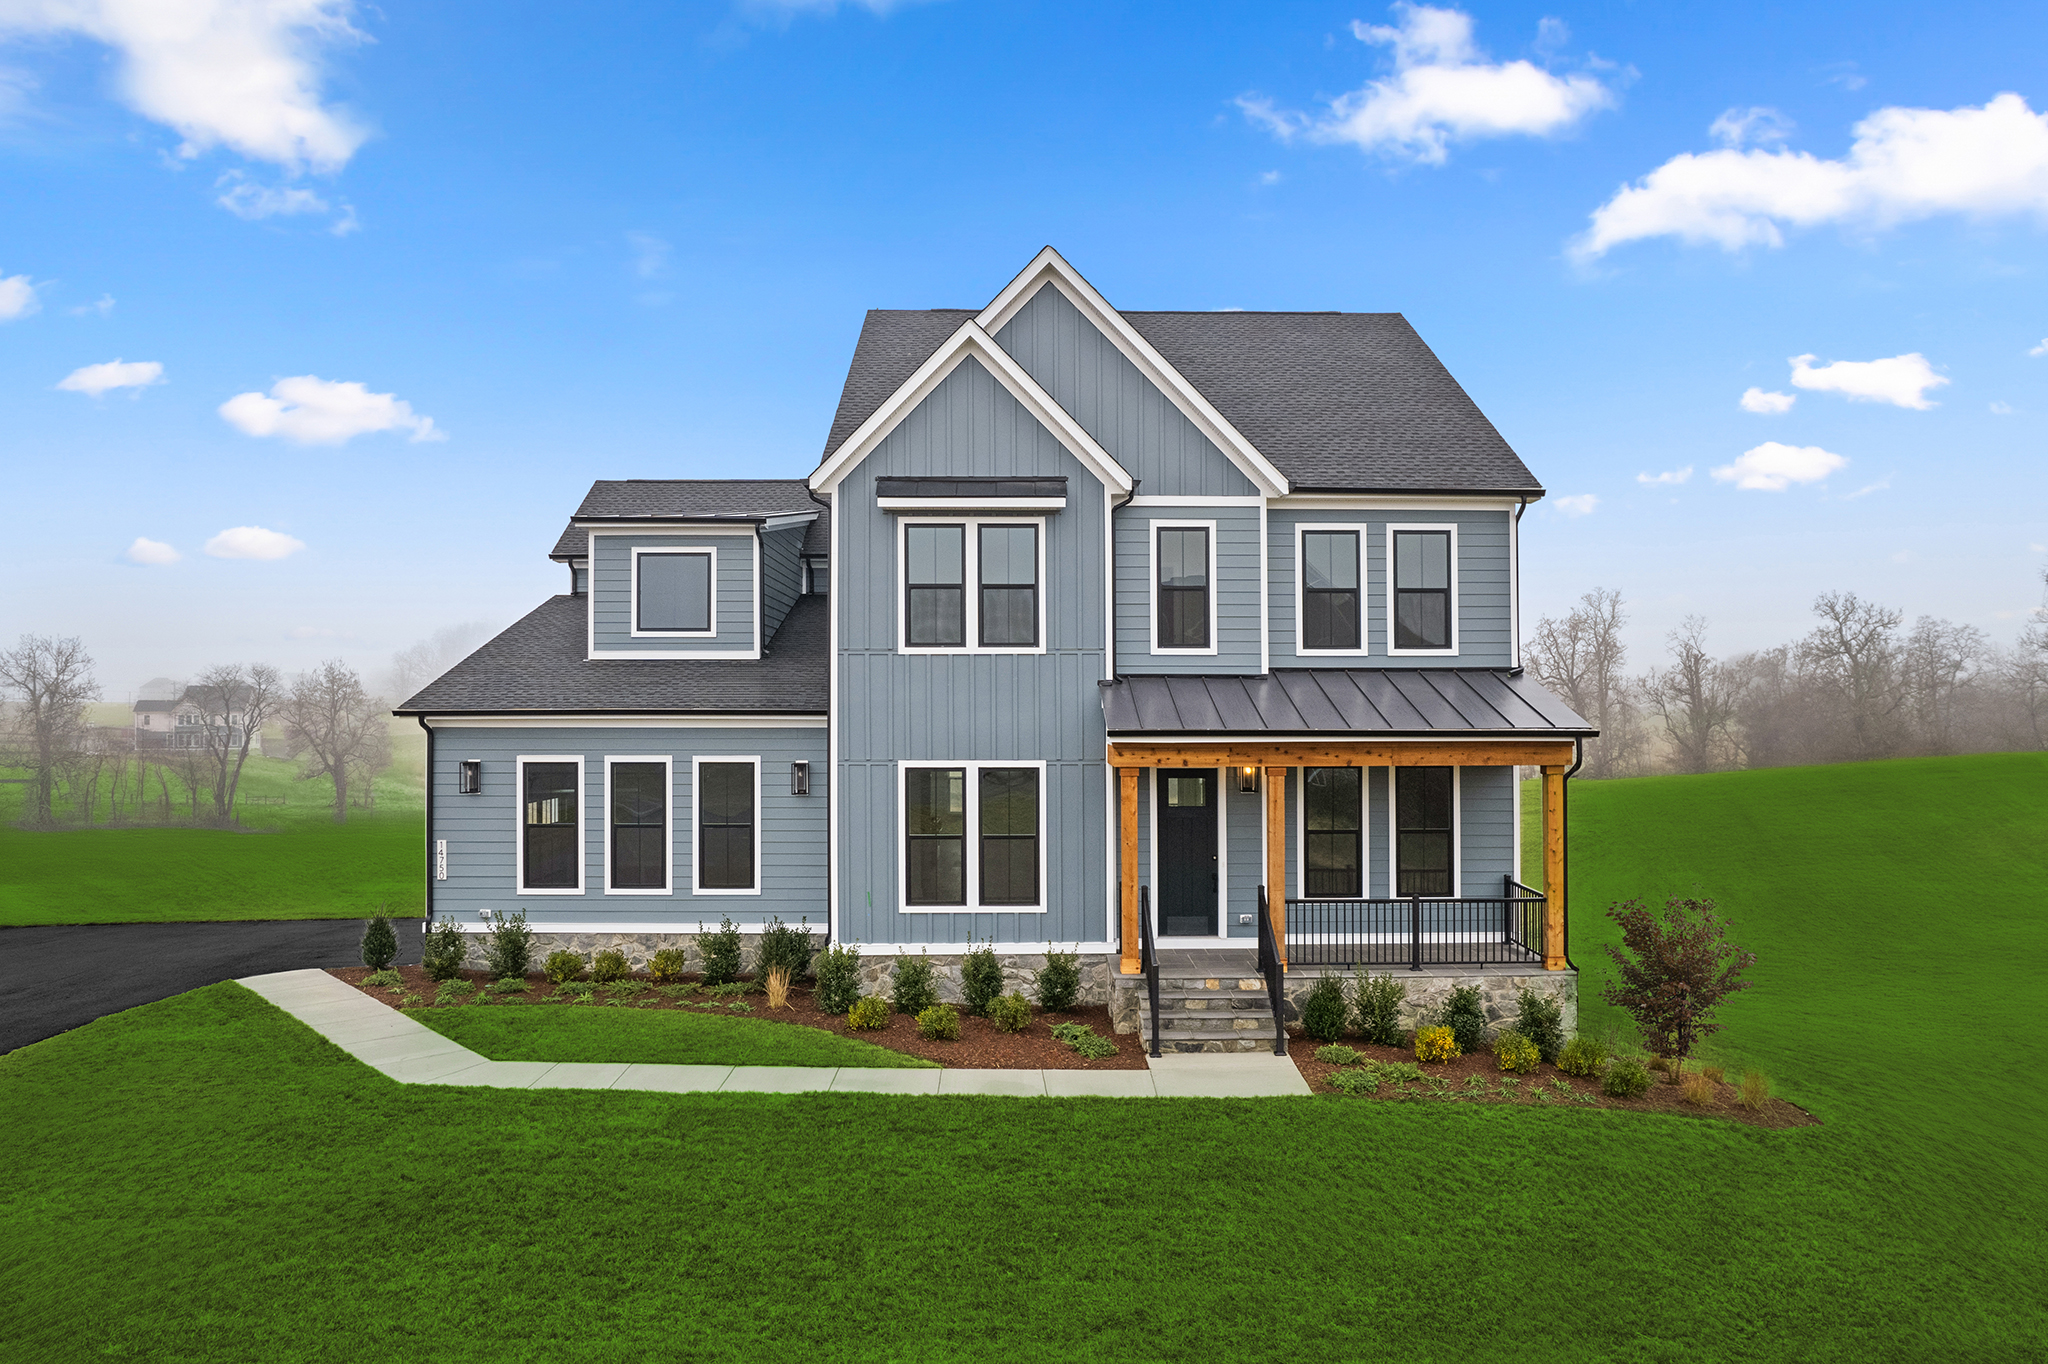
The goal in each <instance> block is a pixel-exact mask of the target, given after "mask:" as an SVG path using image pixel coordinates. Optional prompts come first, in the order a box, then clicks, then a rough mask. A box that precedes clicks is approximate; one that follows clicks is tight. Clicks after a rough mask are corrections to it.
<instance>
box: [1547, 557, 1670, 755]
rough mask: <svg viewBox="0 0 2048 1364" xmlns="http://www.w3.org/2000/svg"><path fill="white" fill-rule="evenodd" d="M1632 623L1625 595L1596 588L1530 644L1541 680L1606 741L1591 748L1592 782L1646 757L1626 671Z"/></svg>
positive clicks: (1549, 620)
mask: <svg viewBox="0 0 2048 1364" xmlns="http://www.w3.org/2000/svg"><path fill="white" fill-rule="evenodd" d="M1627 623H1628V615H1627V613H1626V612H1624V611H1623V610H1622V600H1621V593H1619V592H1611V591H1609V590H1607V589H1606V588H1602V587H1596V588H1594V589H1593V590H1592V591H1591V592H1588V593H1587V594H1586V595H1585V596H1583V597H1581V598H1579V605H1578V606H1576V607H1574V608H1573V609H1572V610H1571V611H1570V612H1569V613H1568V614H1567V615H1566V616H1565V618H1564V619H1563V620H1553V619H1551V618H1550V617H1548V616H1545V617H1544V618H1543V619H1542V620H1541V621H1539V622H1538V623H1537V625H1536V634H1535V637H1534V638H1533V639H1532V640H1530V642H1529V647H1528V658H1529V667H1530V668H1531V669H1533V670H1534V672H1535V673H1536V677H1537V680H1539V681H1540V682H1542V683H1543V685H1544V686H1546V687H1548V688H1550V690H1552V691H1554V692H1556V693H1557V694H1558V696H1559V697H1560V698H1562V699H1563V700H1564V702H1565V704H1567V705H1569V706H1570V707H1571V708H1572V709H1573V710H1575V711H1577V712H1578V713H1579V714H1580V715H1582V716H1584V717H1585V718H1586V719H1587V720H1590V721H1591V722H1592V723H1593V724H1594V725H1595V726H1596V727H1597V728H1598V729H1599V730H1600V734H1601V737H1600V738H1599V739H1596V740H1594V741H1592V742H1591V743H1588V744H1587V745H1586V774H1587V775H1588V776H1593V777H1609V776H1614V775H1617V774H1618V773H1620V772H1623V771H1626V770H1630V769H1632V768H1633V767H1634V766H1635V765H1636V763H1637V761H1638V760H1639V759H1640V757H1641V749H1642V735H1641V732H1640V728H1639V727H1638V726H1637V724H1636V723H1635V721H1636V715H1635V710H1634V707H1633V705H1632V704H1631V701H1632V698H1631V696H1630V692H1631V687H1630V684H1629V680H1628V678H1627V677H1626V676H1624V675H1623V673H1622V670H1621V669H1622V664H1623V663H1625V662H1626V661H1627V659H1628V647H1627V646H1626V645H1624V644H1623V643H1622V642H1621V627H1622V626H1623V625H1626V624H1627Z"/></svg>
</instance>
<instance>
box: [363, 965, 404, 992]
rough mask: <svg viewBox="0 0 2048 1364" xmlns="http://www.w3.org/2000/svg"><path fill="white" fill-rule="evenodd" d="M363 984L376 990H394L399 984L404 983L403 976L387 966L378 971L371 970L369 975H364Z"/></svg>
mask: <svg viewBox="0 0 2048 1364" xmlns="http://www.w3.org/2000/svg"><path fill="white" fill-rule="evenodd" d="M363 984H364V985H367V986H370V987H372V988H373V989H378V990H396V989H397V988H398V987H399V986H401V985H403V984H405V978H404V977H403V976H401V975H399V974H398V972H396V971H394V970H392V969H391V968H390V967H388V966H387V967H385V968H383V969H382V970H380V971H372V972H370V974H369V975H367V976H364V977H363Z"/></svg>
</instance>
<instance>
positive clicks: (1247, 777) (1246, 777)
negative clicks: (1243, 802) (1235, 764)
mask: <svg viewBox="0 0 2048 1364" xmlns="http://www.w3.org/2000/svg"><path fill="white" fill-rule="evenodd" d="M1237 789H1238V790H1240V791H1242V792H1244V793H1245V794H1246V795H1250V794H1251V793H1252V792H1254V791H1256V790H1258V789H1259V769H1258V768H1256V767H1240V768H1238V769H1237Z"/></svg>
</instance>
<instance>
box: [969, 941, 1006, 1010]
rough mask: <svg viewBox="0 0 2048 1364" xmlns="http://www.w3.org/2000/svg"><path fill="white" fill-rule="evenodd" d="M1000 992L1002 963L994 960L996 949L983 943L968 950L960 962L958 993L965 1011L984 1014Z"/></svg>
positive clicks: (1001, 987) (1001, 990)
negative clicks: (963, 1003)
mask: <svg viewBox="0 0 2048 1364" xmlns="http://www.w3.org/2000/svg"><path fill="white" fill-rule="evenodd" d="M1002 994H1003V964H1002V963H1001V962H1000V961H998V960H996V949H995V948H994V947H993V946H991V945H990V944H988V943H983V944H982V945H981V946H979V947H976V948H972V949H971V950H969V952H968V953H967V955H966V957H965V958H963V959H962V960H961V962H960V995H961V997H962V998H963V999H964V1000H965V1001H966V1003H967V1012H969V1013H971V1014H975V1015H977V1016H979V1015H984V1014H986V1013H987V1012H988V1008H989V1005H991V1004H993V1003H995V1002H996V1000H998V999H1000V998H1001V997H1002Z"/></svg>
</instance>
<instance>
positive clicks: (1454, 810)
mask: <svg viewBox="0 0 2048 1364" xmlns="http://www.w3.org/2000/svg"><path fill="white" fill-rule="evenodd" d="M1439 765H1440V764H1436V763H1430V764H1428V766H1431V767H1435V766H1439ZM1406 770H1407V769H1406V768H1402V767H1390V768H1388V769H1387V898H1388V899H1389V900H1406V899H1408V898H1410V897H1408V896H1406V895H1402V894H1400V893H1399V892H1400V889H1401V814H1400V793H1399V791H1397V790H1396V789H1395V787H1394V783H1395V782H1397V781H1399V780H1400V774H1401V773H1402V772H1403V771H1406ZM1464 889H1465V769H1464V768H1463V767H1460V766H1456V765H1453V766H1452V767H1451V893H1450V894H1449V895H1424V896H1420V897H1417V898H1420V899H1424V900H1462V899H1464V898H1465V897H1464V895H1463V894H1462V892H1463V891H1464Z"/></svg>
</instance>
